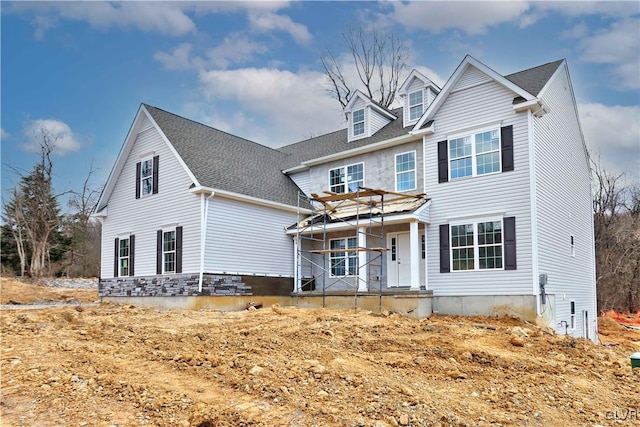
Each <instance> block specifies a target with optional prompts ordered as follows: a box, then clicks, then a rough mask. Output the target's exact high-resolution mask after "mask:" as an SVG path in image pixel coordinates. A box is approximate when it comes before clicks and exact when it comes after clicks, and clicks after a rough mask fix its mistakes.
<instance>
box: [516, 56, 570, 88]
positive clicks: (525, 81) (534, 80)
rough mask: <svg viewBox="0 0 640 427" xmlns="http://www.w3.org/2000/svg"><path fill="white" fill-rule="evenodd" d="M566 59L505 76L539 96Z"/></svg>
mask: <svg viewBox="0 0 640 427" xmlns="http://www.w3.org/2000/svg"><path fill="white" fill-rule="evenodd" d="M563 61H564V59H560V60H558V61H554V62H549V63H548V64H544V65H539V66H537V67H533V68H529V69H528V70H523V71H518V72H517V73H513V74H509V75H508V76H504V77H505V78H506V79H507V80H509V81H510V82H512V83H515V84H517V85H518V86H520V87H521V88H522V89H524V90H526V91H527V92H529V93H530V94H531V95H533V96H538V94H539V93H540V91H541V90H542V88H543V87H544V85H546V84H547V82H548V81H549V79H550V78H551V76H552V75H553V73H555V72H556V70H557V69H558V67H559V66H560V64H562V62H563Z"/></svg>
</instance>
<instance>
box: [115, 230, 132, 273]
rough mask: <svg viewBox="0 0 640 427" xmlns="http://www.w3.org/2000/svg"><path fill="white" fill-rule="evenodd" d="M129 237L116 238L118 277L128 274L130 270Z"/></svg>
mask: <svg viewBox="0 0 640 427" xmlns="http://www.w3.org/2000/svg"><path fill="white" fill-rule="evenodd" d="M129 243H130V240H129V237H126V238H120V239H118V273H119V274H118V275H119V276H120V277H125V276H129V271H130V265H131V263H130V261H131V259H130V256H131V247H130V244H129Z"/></svg>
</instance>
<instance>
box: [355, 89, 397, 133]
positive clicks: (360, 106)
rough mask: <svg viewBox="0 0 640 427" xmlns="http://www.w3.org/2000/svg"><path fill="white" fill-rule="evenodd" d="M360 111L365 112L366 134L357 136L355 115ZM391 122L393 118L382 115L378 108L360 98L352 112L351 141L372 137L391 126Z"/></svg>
mask: <svg viewBox="0 0 640 427" xmlns="http://www.w3.org/2000/svg"><path fill="white" fill-rule="evenodd" d="M360 110H363V111H364V132H363V133H360V134H357V135H356V134H355V133H354V115H355V113H356V112H357V111H360ZM390 121H391V118H389V117H388V116H386V115H384V114H382V113H380V112H379V110H378V109H377V107H376V108H374V107H372V104H371V102H369V101H365V100H363V99H361V98H360V99H358V100H357V101H355V102H354V103H353V106H352V108H351V111H350V115H349V126H348V129H349V131H348V133H349V141H355V140H357V139H361V138H367V137H370V136H371V135H374V134H375V133H376V132H378V131H379V130H380V129H382V128H383V127H384V126H386V125H387V124H389V122H390Z"/></svg>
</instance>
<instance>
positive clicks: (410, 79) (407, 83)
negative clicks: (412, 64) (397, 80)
mask: <svg viewBox="0 0 640 427" xmlns="http://www.w3.org/2000/svg"><path fill="white" fill-rule="evenodd" d="M415 79H418V80H420V81H421V82H422V83H423V85H424V87H428V86H431V87H433V88H434V89H435V92H438V93H439V92H440V88H439V87H438V85H437V84H435V83H434V82H432V81H431V79H430V78H429V77H427V76H425V75H424V74H422V73H421V72H420V71H418V70H416V69H415V68H414V69H413V70H411V72H410V73H409V75H408V76H407V78H406V79H404V83H402V86H400V89H398V95H403V94H406V93H407V91H408V90H409V86H411V83H412V82H413V80H415Z"/></svg>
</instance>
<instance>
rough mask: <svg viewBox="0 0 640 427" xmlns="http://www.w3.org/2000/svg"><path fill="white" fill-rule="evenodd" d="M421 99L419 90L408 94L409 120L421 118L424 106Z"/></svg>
mask: <svg viewBox="0 0 640 427" xmlns="http://www.w3.org/2000/svg"><path fill="white" fill-rule="evenodd" d="M422 99H423V98H422V91H421V90H418V91H415V92H411V93H410V94H409V120H418V119H419V118H420V116H422V112H423V110H422V109H423V105H424V103H423V101H422Z"/></svg>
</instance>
